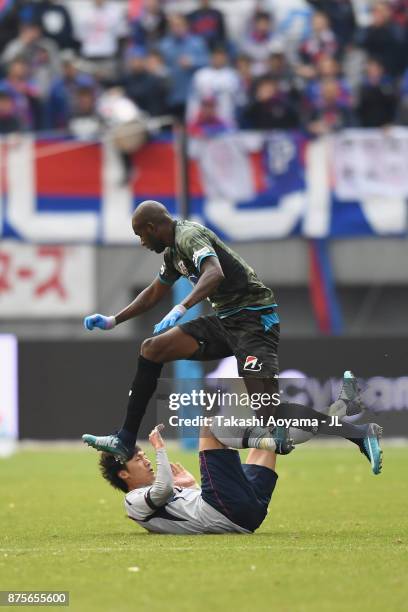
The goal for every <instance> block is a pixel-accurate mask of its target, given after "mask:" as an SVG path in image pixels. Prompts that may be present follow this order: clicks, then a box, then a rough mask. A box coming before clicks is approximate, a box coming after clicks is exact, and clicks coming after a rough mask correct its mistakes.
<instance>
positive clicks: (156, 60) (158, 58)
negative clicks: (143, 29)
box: [146, 49, 169, 87]
mask: <svg viewBox="0 0 408 612" xmlns="http://www.w3.org/2000/svg"><path fill="white" fill-rule="evenodd" d="M146 69H147V70H148V71H149V72H150V73H151V74H154V75H155V76H157V77H160V78H161V79H164V80H165V81H166V83H167V87H168V86H169V83H168V81H169V70H168V68H167V66H166V64H165V63H164V61H163V56H162V54H161V53H160V51H158V50H157V49H152V50H151V51H149V53H148V54H147V56H146Z"/></svg>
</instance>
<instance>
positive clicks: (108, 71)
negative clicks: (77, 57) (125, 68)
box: [77, 0, 128, 80]
mask: <svg viewBox="0 0 408 612" xmlns="http://www.w3.org/2000/svg"><path fill="white" fill-rule="evenodd" d="M123 9H124V7H123V5H122V4H121V3H116V2H114V1H112V0H92V2H91V3H90V4H89V5H85V6H83V7H81V10H80V11H79V12H78V24H77V38H78V40H79V41H80V43H81V55H82V57H83V58H84V59H85V60H87V66H86V69H87V70H88V71H90V72H93V74H94V75H95V76H97V78H101V79H105V80H109V79H112V78H114V76H115V74H116V59H117V58H118V56H119V54H120V51H121V45H122V43H123V42H124V39H125V37H126V35H127V31H128V28H127V23H126V20H125V15H124V11H123Z"/></svg>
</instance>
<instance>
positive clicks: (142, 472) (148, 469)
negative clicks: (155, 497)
mask: <svg viewBox="0 0 408 612" xmlns="http://www.w3.org/2000/svg"><path fill="white" fill-rule="evenodd" d="M126 471H127V472H128V474H129V476H130V478H129V481H130V482H131V483H132V485H133V486H134V487H136V486H139V487H142V486H148V485H151V484H153V482H154V470H153V468H152V463H151V461H150V460H149V459H148V457H147V456H146V455H145V454H144V452H143V451H139V452H137V453H135V454H134V455H133V457H132V459H130V461H127V462H126Z"/></svg>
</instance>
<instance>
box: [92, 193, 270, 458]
mask: <svg viewBox="0 0 408 612" xmlns="http://www.w3.org/2000/svg"><path fill="white" fill-rule="evenodd" d="M132 227H133V231H134V233H135V234H136V236H139V237H140V240H141V243H142V246H144V247H145V248H147V249H149V250H151V251H154V252H155V253H162V252H163V251H164V261H163V264H162V266H161V269H160V273H159V275H158V276H157V278H156V279H155V280H154V281H153V282H152V283H151V284H150V285H149V286H148V287H147V288H146V289H144V291H142V292H141V293H140V294H139V295H138V296H137V297H136V299H135V300H134V301H133V302H132V303H131V304H129V306H127V307H126V308H124V309H123V310H122V311H120V312H119V313H118V314H116V315H115V316H109V317H106V316H103V315H101V314H93V315H91V316H88V317H86V318H85V320H84V325H85V327H86V328H87V329H88V330H93V329H94V328H95V327H97V328H99V329H102V330H111V329H113V328H114V327H115V326H116V325H118V324H120V323H123V322H124V321H128V320H129V319H132V318H133V317H137V316H139V315H141V314H143V313H144V312H146V311H148V310H150V309H151V308H153V306H155V305H156V304H157V303H158V302H160V300H161V299H162V298H163V297H164V296H165V295H166V294H167V293H168V292H169V291H170V289H171V286H172V285H173V284H174V283H175V282H176V281H177V280H178V279H179V278H180V277H181V276H185V277H187V278H188V279H189V280H190V281H191V283H192V285H193V288H192V291H191V293H190V294H189V295H188V296H187V297H186V298H185V299H184V300H183V301H182V302H181V303H180V304H178V305H177V306H175V307H174V308H173V309H172V310H171V311H170V312H169V313H168V314H167V315H166V316H165V317H164V318H163V319H162V320H161V321H160V323H158V324H157V325H156V326H155V328H154V335H153V337H152V338H147V339H146V340H145V341H144V342H143V344H142V346H141V352H140V356H139V361H138V367H137V371H136V376H135V379H134V381H133V384H132V387H131V392H130V396H129V402H128V408H127V416H126V420H125V422H124V424H123V427H122V429H121V430H120V431H119V432H118V434H116V435H109V436H91V435H86V436H84V441H86V442H87V443H88V444H90V445H91V446H93V447H94V448H96V449H98V450H104V451H107V452H111V453H112V454H114V455H116V456H117V457H118V458H120V459H126V458H127V457H129V456H130V455H131V454H132V453H133V449H134V446H135V441H136V437H137V433H138V430H139V427H140V424H141V421H142V419H143V416H144V414H145V411H146V408H147V405H148V402H149V400H150V398H151V397H152V395H153V393H154V391H155V389H156V387H157V381H158V378H159V376H160V373H161V369H162V367H163V364H164V363H167V362H169V361H174V360H177V359H198V360H203V361H205V360H212V359H221V358H223V357H227V356H231V355H235V357H236V359H237V362H238V372H239V375H240V376H242V377H243V378H244V381H245V384H246V387H247V390H248V392H249V393H250V394H251V393H254V392H267V393H269V394H270V395H272V394H273V393H275V392H277V390H278V388H277V376H278V354H277V353H278V344H279V316H278V314H277V311H276V307H277V304H276V301H275V297H274V294H273V291H272V289H269V288H268V287H266V286H265V285H264V284H263V283H262V282H261V281H260V279H259V278H258V277H257V276H256V274H255V272H254V270H253V269H252V268H251V267H250V266H249V265H248V264H247V263H246V262H245V261H244V260H243V259H242V258H241V257H240V256H239V255H237V254H236V253H235V252H234V251H232V249H230V248H229V247H228V246H227V245H226V244H224V243H223V242H222V241H221V240H220V239H219V238H218V237H217V236H216V235H215V234H214V232H212V231H211V230H209V229H207V228H205V227H203V226H202V225H199V224H198V223H193V222H191V221H176V220H175V219H173V218H172V217H171V216H170V215H169V213H168V211H167V209H166V208H165V207H164V206H163V205H162V204H160V203H159V202H155V201H151V200H148V201H145V202H142V203H141V204H140V205H139V206H138V208H137V209H136V211H135V213H134V215H133V218H132ZM206 298H208V299H209V300H210V301H211V304H212V307H213V309H214V311H215V314H214V315H211V316H203V317H199V318H198V319H196V320H194V321H189V322H187V323H182V324H181V325H178V326H177V327H175V325H176V323H177V322H178V321H179V320H180V319H181V318H182V317H183V315H184V314H185V313H186V311H187V310H188V309H189V308H191V307H192V306H194V305H195V304H198V303H199V302H201V301H202V300H204V299H206Z"/></svg>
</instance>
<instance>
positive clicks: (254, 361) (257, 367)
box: [244, 355, 262, 372]
mask: <svg viewBox="0 0 408 612" xmlns="http://www.w3.org/2000/svg"><path fill="white" fill-rule="evenodd" d="M261 368H262V363H258V357H255V356H254V355H248V357H247V358H246V359H245V364H244V370H249V371H250V372H260V371H261Z"/></svg>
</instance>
